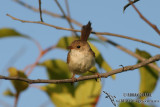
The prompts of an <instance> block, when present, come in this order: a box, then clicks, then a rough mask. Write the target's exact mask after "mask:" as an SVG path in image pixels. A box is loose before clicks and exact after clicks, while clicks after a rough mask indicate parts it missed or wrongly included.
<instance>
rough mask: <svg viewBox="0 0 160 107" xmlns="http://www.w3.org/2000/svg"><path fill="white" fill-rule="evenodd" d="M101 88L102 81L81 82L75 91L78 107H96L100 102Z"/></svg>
mask: <svg viewBox="0 0 160 107" xmlns="http://www.w3.org/2000/svg"><path fill="white" fill-rule="evenodd" d="M101 88H102V86H101V83H100V81H95V80H87V81H82V82H80V83H79V84H78V86H77V89H76V91H75V99H76V104H77V107H94V106H95V105H96V104H97V102H98V99H99V96H100V93H101ZM93 105H94V106H93Z"/></svg>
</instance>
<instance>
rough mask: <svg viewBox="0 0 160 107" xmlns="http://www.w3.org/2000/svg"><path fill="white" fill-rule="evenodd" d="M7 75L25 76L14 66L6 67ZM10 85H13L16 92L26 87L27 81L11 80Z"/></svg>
mask: <svg viewBox="0 0 160 107" xmlns="http://www.w3.org/2000/svg"><path fill="white" fill-rule="evenodd" d="M8 72H9V77H22V78H27V76H26V75H25V74H24V72H22V71H19V70H17V69H16V68H14V67H10V68H9V69H8ZM11 82H12V85H13V86H14V88H15V90H16V92H17V93H20V92H22V91H24V90H26V89H27V88H28V83H26V82H23V81H19V80H11Z"/></svg>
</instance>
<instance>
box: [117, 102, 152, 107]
mask: <svg viewBox="0 0 160 107" xmlns="http://www.w3.org/2000/svg"><path fill="white" fill-rule="evenodd" d="M119 107H154V106H152V105H145V104H141V103H136V102H129V103H123V102H122V103H120V104H119Z"/></svg>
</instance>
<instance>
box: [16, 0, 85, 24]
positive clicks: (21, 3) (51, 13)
mask: <svg viewBox="0 0 160 107" xmlns="http://www.w3.org/2000/svg"><path fill="white" fill-rule="evenodd" d="M14 1H15V2H16V3H18V4H20V5H22V6H24V7H26V8H28V9H31V10H33V11H35V12H39V9H37V8H35V7H32V6H31V5H29V4H26V3H24V2H23V1H20V0H14ZM42 12H43V14H47V15H50V16H52V17H56V18H63V19H65V17H64V16H62V15H59V14H56V13H53V12H50V11H47V10H42ZM66 17H68V16H66ZM68 18H70V17H68ZM70 20H71V22H72V23H74V24H76V25H78V26H82V25H81V24H80V23H79V22H77V21H76V20H74V19H71V18H70Z"/></svg>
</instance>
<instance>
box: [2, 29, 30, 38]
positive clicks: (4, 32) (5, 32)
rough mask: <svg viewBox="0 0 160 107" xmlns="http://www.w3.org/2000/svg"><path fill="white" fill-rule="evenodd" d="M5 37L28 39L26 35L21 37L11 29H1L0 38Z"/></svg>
mask: <svg viewBox="0 0 160 107" xmlns="http://www.w3.org/2000/svg"><path fill="white" fill-rule="evenodd" d="M5 37H24V38H29V37H28V36H26V35H23V34H21V33H19V32H17V31H16V30H14V29H11V28H1V29H0V38H5Z"/></svg>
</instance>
